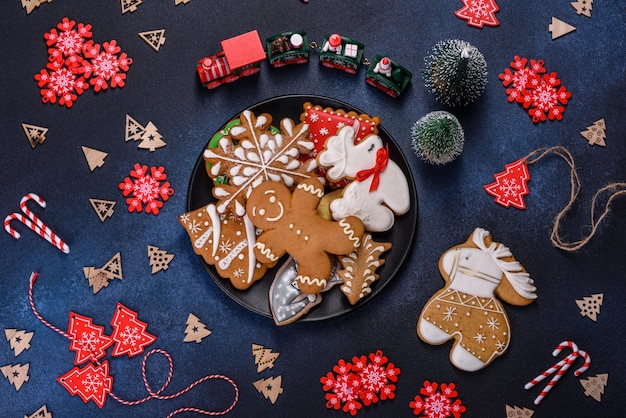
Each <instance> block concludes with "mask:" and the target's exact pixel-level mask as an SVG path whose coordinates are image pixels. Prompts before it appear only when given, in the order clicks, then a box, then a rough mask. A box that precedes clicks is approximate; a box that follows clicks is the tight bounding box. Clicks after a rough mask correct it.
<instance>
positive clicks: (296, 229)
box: [246, 178, 364, 294]
mask: <svg viewBox="0 0 626 418" xmlns="http://www.w3.org/2000/svg"><path fill="white" fill-rule="evenodd" d="M323 195H324V188H323V186H322V184H321V183H320V182H319V180H317V179H316V178H310V179H307V180H304V181H303V182H302V183H300V184H298V186H297V187H296V189H295V190H294V192H293V194H292V193H291V192H290V191H289V189H288V188H287V187H286V186H285V185H284V184H282V183H278V182H274V181H266V182H263V183H261V184H260V185H259V186H257V187H256V188H255V189H254V190H253V191H252V193H251V194H250V196H249V197H248V199H247V203H246V213H247V214H248V216H249V217H250V220H251V221H252V223H254V225H255V226H256V227H258V228H260V229H262V230H263V233H262V234H261V235H259V236H258V238H257V241H256V244H255V248H254V251H255V254H256V257H257V259H258V260H259V261H261V262H276V261H277V260H278V259H279V258H280V257H281V256H282V255H284V254H285V253H288V254H289V255H291V256H292V257H293V258H294V259H295V260H296V261H297V263H298V275H297V277H296V281H297V283H298V287H299V288H300V290H301V291H302V292H304V293H308V294H312V293H318V292H319V291H321V290H322V289H323V288H324V287H325V286H326V284H327V282H328V278H329V277H330V273H331V270H332V264H331V258H330V254H335V255H346V254H350V253H351V252H352V251H354V249H355V248H357V247H358V246H359V245H360V242H361V237H362V235H363V232H364V227H363V223H362V222H361V221H360V220H359V219H358V218H357V217H355V216H349V217H347V218H345V219H342V220H340V221H339V222H333V221H328V220H326V219H323V218H322V217H320V216H319V215H318V214H317V212H316V208H317V205H318V203H319V201H320V199H321V198H322V196H323Z"/></svg>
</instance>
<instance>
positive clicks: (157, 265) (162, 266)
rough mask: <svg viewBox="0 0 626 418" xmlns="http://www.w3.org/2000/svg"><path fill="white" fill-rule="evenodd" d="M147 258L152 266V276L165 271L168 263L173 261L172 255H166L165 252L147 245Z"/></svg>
mask: <svg viewBox="0 0 626 418" xmlns="http://www.w3.org/2000/svg"><path fill="white" fill-rule="evenodd" d="M148 257H149V258H150V265H151V266H152V274H154V273H156V272H159V271H161V270H167V268H168V267H169V264H170V262H171V261H172V260H173V259H174V254H168V253H167V251H163V250H160V249H159V248H157V247H154V246H152V245H148Z"/></svg>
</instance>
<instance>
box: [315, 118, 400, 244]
mask: <svg viewBox="0 0 626 418" xmlns="http://www.w3.org/2000/svg"><path fill="white" fill-rule="evenodd" d="M356 129H358V126H357V128H356ZM354 137H355V127H352V126H343V127H342V128H340V129H339V131H338V132H337V134H336V135H334V136H331V137H330V138H328V140H327V141H326V144H325V148H324V150H322V151H321V152H320V153H319V154H318V157H317V160H318V162H319V165H321V166H322V167H324V168H328V170H327V173H326V175H327V177H328V178H329V179H330V180H331V181H338V180H340V179H343V178H349V179H356V180H355V181H353V182H351V183H350V184H348V185H347V186H346V187H345V188H344V191H343V194H342V196H341V198H339V199H335V200H333V201H332V203H331V204H330V210H331V213H332V215H333V218H334V219H335V220H340V219H344V218H346V217H347V216H349V215H354V216H357V217H358V218H360V219H361V221H362V222H363V224H364V225H365V229H367V230H369V231H376V232H382V231H387V230H388V229H390V228H391V227H392V226H393V223H394V215H402V214H404V213H406V212H408V210H409V208H410V204H411V197H410V195H409V185H408V182H407V179H406V177H405V176H404V173H403V172H402V170H401V169H400V167H398V165H397V164H396V163H395V162H393V161H392V160H390V159H389V156H388V153H387V149H386V148H385V147H384V146H383V141H382V140H381V139H380V137H379V136H378V135H373V134H372V135H369V136H367V137H365V138H363V140H362V141H361V142H359V143H358V144H356V145H355V144H354Z"/></svg>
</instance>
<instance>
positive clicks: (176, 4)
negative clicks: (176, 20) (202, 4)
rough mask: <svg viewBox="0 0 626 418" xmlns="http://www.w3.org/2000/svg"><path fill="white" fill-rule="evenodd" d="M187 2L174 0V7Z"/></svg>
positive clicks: (187, 0)
mask: <svg viewBox="0 0 626 418" xmlns="http://www.w3.org/2000/svg"><path fill="white" fill-rule="evenodd" d="M187 3H189V0H174V6H178V5H179V4H187Z"/></svg>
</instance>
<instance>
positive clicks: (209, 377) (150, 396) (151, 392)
mask: <svg viewBox="0 0 626 418" xmlns="http://www.w3.org/2000/svg"><path fill="white" fill-rule="evenodd" d="M37 277H39V273H37V272H33V273H32V274H31V275H30V285H29V287H28V301H29V303H30V307H31V309H32V311H33V313H34V314H35V316H36V317H37V319H39V321H41V323H43V324H44V325H45V326H47V327H48V328H50V329H52V330H53V331H56V332H57V333H59V334H61V335H63V336H64V337H66V338H68V339H70V340H71V339H72V336H71V335H69V334H68V333H66V332H64V331H62V330H61V329H59V328H57V327H55V326H54V325H52V324H51V323H50V322H48V321H47V320H46V319H45V318H44V317H43V316H42V315H41V314H40V313H39V312H38V311H37V308H36V307H35V303H34V300H33V288H34V285H35V282H36V281H37ZM156 353H158V354H162V355H164V356H165V358H167V361H168V363H169V371H168V376H167V380H166V381H165V383H163V385H162V386H161V388H159V390H157V391H154V390H152V388H151V387H150V383H149V382H148V378H147V375H146V363H147V362H148V358H150V356H152V355H153V354H156ZM173 374H174V362H173V360H172V356H171V355H170V354H169V353H168V352H167V351H165V350H162V349H160V348H155V349H152V350H150V351H148V352H147V353H146V354H145V356H144V358H143V361H142V362H141V378H142V379H143V385H144V387H145V388H146V391H147V392H148V396H146V397H145V398H142V399H138V400H135V401H127V400H124V399H122V398H120V397H119V396H117V395H115V394H114V393H113V392H111V393H109V395H110V396H111V397H112V398H113V399H115V400H116V401H118V402H119V403H121V404H123V405H128V406H132V405H139V404H142V403H144V402H146V401H149V400H150V399H160V400H168V399H174V398H177V397H179V396H181V395H184V394H185V393H187V392H189V391H190V390H191V389H193V388H194V387H196V386H198V385H199V384H200V383H203V382H206V381H207V380H212V379H221V380H225V381H226V382H228V383H230V385H231V386H232V387H233V389H234V390H235V398H234V399H233V402H232V403H231V404H230V406H229V407H228V408H226V409H224V410H222V411H208V410H205V409H200V408H194V407H183V408H179V409H176V410H175V411H172V412H171V413H170V414H169V415H168V416H167V418H170V417H173V416H174V415H177V414H180V413H182V412H196V413H198V414H202V415H210V416H219V415H225V414H227V413H229V412H230V411H232V410H233V408H234V407H235V405H237V402H238V401H239V388H238V386H237V384H236V383H235V382H234V381H233V380H232V379H231V378H229V377H228V376H224V375H222V374H211V375H207V376H204V377H202V378H200V379H198V380H196V381H195V382H193V383H191V384H190V385H189V386H187V387H186V388H184V389H182V390H180V391H178V392H176V393H173V394H171V395H161V393H162V392H163V391H164V390H165V389H166V388H167V387H168V386H169V384H170V382H171V380H172V376H173Z"/></svg>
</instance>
